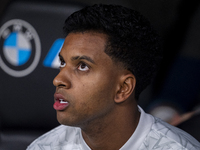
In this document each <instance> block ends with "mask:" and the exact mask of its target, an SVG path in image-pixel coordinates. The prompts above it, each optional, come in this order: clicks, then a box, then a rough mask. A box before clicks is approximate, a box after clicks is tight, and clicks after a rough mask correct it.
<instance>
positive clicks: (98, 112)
mask: <svg viewBox="0 0 200 150" xmlns="http://www.w3.org/2000/svg"><path fill="white" fill-rule="evenodd" d="M106 39H107V36H106V35H105V34H103V33H95V32H84V33H70V34H69V35H68V36H67V37H66V39H65V42H64V45H63V47H62V49H61V52H60V60H61V66H60V73H59V74H58V75H57V76H56V77H55V79H54V81H53V84H54V85H55V86H56V92H55V95H54V97H55V104H54V108H55V109H56V110H57V119H58V121H59V122H60V123H61V124H65V125H71V126H79V127H81V126H84V125H87V124H88V123H91V122H92V121H95V120H96V121H98V120H100V119H103V118H105V117H109V114H112V111H113V110H114V107H115V102H114V97H115V93H116V90H117V88H116V87H117V84H118V81H119V77H120V69H119V67H118V66H117V65H116V64H115V63H114V62H113V61H112V59H111V58H110V57H109V56H108V55H107V54H106V53H105V52H104V50H105V46H106ZM62 99H63V100H62Z"/></svg>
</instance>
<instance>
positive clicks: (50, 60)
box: [43, 39, 65, 69]
mask: <svg viewBox="0 0 200 150" xmlns="http://www.w3.org/2000/svg"><path fill="white" fill-rule="evenodd" d="M64 40H65V39H57V40H56V41H55V42H54V43H53V45H52V47H51V48H50V50H49V52H48V54H47V56H46V58H45V60H44V62H43V65H44V66H45V67H51V68H57V69H58V68H59V66H60V61H59V57H58V54H59V52H60V50H61V48H62V46H63V43H64Z"/></svg>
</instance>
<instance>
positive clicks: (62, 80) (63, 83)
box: [53, 69, 71, 88]
mask: <svg viewBox="0 0 200 150" xmlns="http://www.w3.org/2000/svg"><path fill="white" fill-rule="evenodd" d="M53 85H54V86H55V87H62V88H70V87H71V82H70V79H69V77H68V74H67V71H66V70H65V69H62V70H61V71H60V72H59V73H58V75H57V76H56V77H55V78H54V80H53Z"/></svg>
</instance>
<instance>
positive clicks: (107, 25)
mask: <svg viewBox="0 0 200 150" xmlns="http://www.w3.org/2000/svg"><path fill="white" fill-rule="evenodd" d="M90 30H92V31H95V32H100V33H105V34H107V35H108V41H107V46H106V48H105V53H106V54H107V55H109V56H110V57H111V58H112V59H113V60H114V61H118V62H121V63H122V64H123V66H124V67H125V68H126V69H128V70H129V71H131V72H132V73H133V74H134V75H135V77H136V89H135V98H136V99H138V98H139V95H140V93H141V92H142V91H143V90H144V89H145V88H146V87H147V85H149V84H150V83H151V80H152V77H153V75H154V74H155V72H156V70H157V67H158V64H159V61H160V59H161V54H162V53H161V46H160V42H159V41H160V40H159V39H160V38H159V36H158V35H157V34H156V32H155V31H154V30H153V29H152V27H151V25H150V23H149V21H148V20H147V19H146V18H144V17H143V16H142V15H141V14H140V13H139V12H137V11H134V10H132V9H129V8H125V7H123V6H118V5H104V4H95V5H93V6H87V7H85V8H83V9H82V10H80V11H77V12H75V13H73V14H72V15H70V16H69V17H68V18H67V19H66V21H65V25H64V32H65V33H66V35H68V34H69V33H70V32H84V31H90Z"/></svg>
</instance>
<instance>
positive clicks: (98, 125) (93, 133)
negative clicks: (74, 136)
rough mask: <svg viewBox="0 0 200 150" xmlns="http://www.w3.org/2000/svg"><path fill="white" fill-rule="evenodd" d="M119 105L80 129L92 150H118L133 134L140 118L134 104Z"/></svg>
mask: <svg viewBox="0 0 200 150" xmlns="http://www.w3.org/2000/svg"><path fill="white" fill-rule="evenodd" d="M119 105H120V106H116V109H115V110H114V112H112V113H110V114H108V115H106V116H105V117H103V118H102V119H100V120H98V121H94V122H92V123H89V125H87V127H84V128H81V129H82V135H83V138H84V140H85V142H86V143H87V144H88V146H89V147H90V148H91V149H92V150H102V149H104V150H116V149H120V148H121V147H122V146H123V145H124V144H125V143H126V142H127V140H128V139H129V138H130V137H131V135H132V134H133V133H134V131H135V129H136V127H137V125H138V122H139V117H140V113H139V111H138V108H137V105H136V103H131V105H130V104H128V105H127V104H119ZM133 108H134V109H133Z"/></svg>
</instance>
